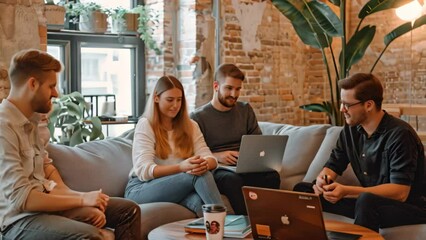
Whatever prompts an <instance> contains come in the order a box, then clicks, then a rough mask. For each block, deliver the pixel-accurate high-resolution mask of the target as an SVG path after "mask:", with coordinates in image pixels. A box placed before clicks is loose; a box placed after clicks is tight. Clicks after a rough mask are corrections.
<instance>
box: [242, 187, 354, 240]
mask: <svg viewBox="0 0 426 240" xmlns="http://www.w3.org/2000/svg"><path fill="white" fill-rule="evenodd" d="M243 194H244V200H245V203H246V207H247V213H248V215H249V219H250V224H251V228H252V235H253V238H254V239H280V240H286V239H292V240H293V239H316V240H327V239H358V238H360V237H361V236H360V235H356V234H349V233H341V232H327V231H326V230H325V226H324V220H323V215H322V209H321V202H320V199H319V197H318V196H317V195H315V194H310V193H300V192H292V191H285V190H275V189H266V188H257V187H246V186H245V187H243Z"/></svg>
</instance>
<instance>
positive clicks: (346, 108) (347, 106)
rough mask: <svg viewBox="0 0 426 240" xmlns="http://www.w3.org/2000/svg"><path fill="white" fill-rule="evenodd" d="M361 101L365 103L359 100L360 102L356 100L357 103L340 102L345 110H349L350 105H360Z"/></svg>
mask: <svg viewBox="0 0 426 240" xmlns="http://www.w3.org/2000/svg"><path fill="white" fill-rule="evenodd" d="M360 103H364V101H359V102H356V103H344V102H340V107H341V108H342V107H343V108H344V109H345V110H349V108H350V107H352V106H355V105H358V104H360Z"/></svg>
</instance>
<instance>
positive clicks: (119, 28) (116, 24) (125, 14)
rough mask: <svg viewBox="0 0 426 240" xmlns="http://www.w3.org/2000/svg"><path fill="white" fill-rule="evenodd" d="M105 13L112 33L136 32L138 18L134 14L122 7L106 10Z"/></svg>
mask: <svg viewBox="0 0 426 240" xmlns="http://www.w3.org/2000/svg"><path fill="white" fill-rule="evenodd" d="M105 13H106V14H107V15H108V17H109V19H110V24H111V32H112V33H122V32H136V30H137V28H136V26H137V17H138V15H137V14H136V13H132V12H130V10H128V9H125V8H123V7H116V8H108V9H106V10H105Z"/></svg>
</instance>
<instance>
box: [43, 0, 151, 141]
mask: <svg viewBox="0 0 426 240" xmlns="http://www.w3.org/2000/svg"><path fill="white" fill-rule="evenodd" d="M91 1H93V0H91ZM98 2H99V3H100V4H108V5H106V6H104V5H103V7H109V8H112V7H114V5H113V4H114V2H115V3H116V4H117V2H120V6H121V7H126V8H129V7H132V6H135V5H136V4H137V1H128V3H129V4H128V5H125V4H124V5H123V2H125V1H104V0H102V1H99V0H98ZM47 38H48V46H47V51H48V52H49V53H51V54H52V55H54V56H55V57H57V58H58V59H60V60H61V61H62V63H63V64H64V67H65V69H64V71H63V73H62V74H61V76H60V78H59V81H58V82H59V84H58V88H59V90H60V92H61V93H65V94H67V93H71V92H73V91H78V92H81V93H82V94H83V95H108V94H112V95H115V109H114V111H115V114H116V115H118V116H125V117H127V118H129V119H130V120H132V119H136V118H137V117H138V116H140V115H141V114H142V112H143V108H144V105H145V80H144V76H145V69H144V66H145V64H144V44H143V42H142V41H141V40H140V39H139V38H138V36H137V34H136V33H134V34H132V33H125V34H110V33H101V34H97V33H87V32H79V31H73V30H61V31H48V37H47ZM100 105H103V103H100ZM101 114H102V113H101ZM131 127H133V126H132V125H126V124H121V125H111V126H109V127H108V128H109V129H107V132H109V135H110V136H111V135H118V134H120V133H121V132H123V131H125V130H126V129H128V128H131Z"/></svg>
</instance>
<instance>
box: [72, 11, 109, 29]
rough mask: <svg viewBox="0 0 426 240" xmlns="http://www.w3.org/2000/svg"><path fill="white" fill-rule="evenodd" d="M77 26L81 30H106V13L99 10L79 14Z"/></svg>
mask: <svg viewBox="0 0 426 240" xmlns="http://www.w3.org/2000/svg"><path fill="white" fill-rule="evenodd" d="M78 27H79V29H80V31H83V32H97V33H103V32H106V30H107V15H106V14H105V13H101V12H99V11H94V12H91V13H90V14H87V15H80V20H79V24H78Z"/></svg>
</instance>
